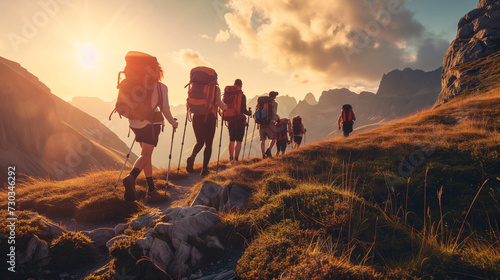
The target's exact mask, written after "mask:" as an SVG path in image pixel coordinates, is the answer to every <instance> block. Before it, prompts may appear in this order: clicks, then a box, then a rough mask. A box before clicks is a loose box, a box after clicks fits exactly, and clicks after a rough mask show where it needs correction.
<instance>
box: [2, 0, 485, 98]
mask: <svg viewBox="0 0 500 280" xmlns="http://www.w3.org/2000/svg"><path fill="white" fill-rule="evenodd" d="M477 3H478V0H439V1H431V0H406V1H404V0H313V1H303V0H274V1H269V0H184V1H180V0H175V1H174V0H140V1H138V0H135V1H133V0H106V1H99V0H16V1H8V0H0V26H1V27H0V56H2V57H5V58H7V59H10V60H13V61H16V62H18V63H20V64H21V65H22V66H23V67H24V68H26V69H28V71H30V72H31V73H33V74H34V75H35V76H37V77H38V78H39V79H40V80H41V81H42V82H43V83H45V84H46V85H47V86H48V87H49V88H51V90H52V93H54V94H56V95H57V96H59V97H61V98H62V99H64V100H67V101H69V100H71V99H72V98H73V97H75V96H92V97H99V98H101V99H103V100H106V101H111V100H113V99H115V98H116V95H117V90H116V82H117V73H118V72H119V71H121V70H122V69H123V67H124V66H125V60H124V56H125V54H126V53H127V52H128V51H131V50H134V51H142V52H146V53H149V54H151V55H154V56H156V57H157V58H158V60H159V62H160V64H161V65H162V67H163V69H164V70H165V78H164V80H163V82H164V83H165V84H167V86H168V87H169V100H170V103H171V104H174V105H175V104H181V103H184V102H185V100H186V97H187V90H186V89H185V88H184V86H185V85H186V84H187V83H188V82H189V71H190V69H191V68H192V67H194V66H197V65H207V66H211V67H213V68H214V69H215V70H216V71H217V73H218V75H219V84H220V85H221V88H223V87H224V86H225V85H229V84H233V82H234V80H235V79H237V78H239V79H242V80H243V91H244V92H245V94H246V95H247V96H248V97H250V98H251V97H253V96H256V95H262V94H266V93H268V92H269V91H272V90H274V91H278V92H280V94H281V95H290V96H293V97H295V98H297V99H303V98H304V96H305V95H306V94H307V93H309V92H312V93H313V94H314V95H315V96H316V98H318V97H319V96H320V95H321V92H322V91H324V90H328V89H335V88H342V87H346V88H348V89H350V90H352V91H354V92H358V93H359V92H361V91H364V90H368V91H372V92H376V90H377V88H378V84H379V83H380V79H381V77H382V75H383V74H385V73H387V72H390V71H392V70H394V69H401V70H402V69H404V68H408V67H409V68H413V69H421V70H425V71H431V70H435V69H437V68H438V67H441V66H442V62H443V57H444V54H445V52H446V50H447V49H448V47H449V45H450V43H451V42H452V41H453V39H454V38H455V37H456V32H457V23H458V21H459V20H460V18H461V17H462V16H464V15H465V14H466V13H468V12H469V11H470V10H472V9H474V8H475V7H476V6H477Z"/></svg>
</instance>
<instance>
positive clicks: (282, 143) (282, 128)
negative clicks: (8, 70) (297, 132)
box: [276, 118, 292, 156]
mask: <svg viewBox="0 0 500 280" xmlns="http://www.w3.org/2000/svg"><path fill="white" fill-rule="evenodd" d="M288 134H290V135H291V134H292V129H291V127H290V120H289V119H286V118H283V119H280V120H279V122H278V123H277V124H276V148H277V149H278V151H277V152H276V156H278V155H279V154H280V152H281V154H282V155H284V154H285V150H286V146H288V144H290V140H289V139H288Z"/></svg>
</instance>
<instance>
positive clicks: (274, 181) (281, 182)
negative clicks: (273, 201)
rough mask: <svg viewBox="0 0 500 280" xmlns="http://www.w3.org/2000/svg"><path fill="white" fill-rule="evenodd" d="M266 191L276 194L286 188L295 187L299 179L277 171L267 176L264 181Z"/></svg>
mask: <svg viewBox="0 0 500 280" xmlns="http://www.w3.org/2000/svg"><path fill="white" fill-rule="evenodd" d="M263 184H264V188H265V192H266V193H267V194H269V195H275V194H278V193H280V192H281V191H284V190H290V189H295V188H296V187H297V181H296V180H295V179H292V178H290V177H289V176H288V175H287V174H285V173H277V174H273V175H272V176H270V177H268V178H266V179H265V180H264V182H263Z"/></svg>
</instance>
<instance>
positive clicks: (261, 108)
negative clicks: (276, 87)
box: [255, 91, 279, 159]
mask: <svg viewBox="0 0 500 280" xmlns="http://www.w3.org/2000/svg"><path fill="white" fill-rule="evenodd" d="M276 96H278V92H276V91H271V92H269V96H261V97H259V98H258V99H257V107H256V110H255V122H256V123H257V124H259V135H260V149H261V151H262V158H263V159H265V158H268V157H269V158H272V157H273V156H272V154H271V149H272V148H273V147H274V144H275V143H276V123H277V122H278V121H279V117H278V115H277V112H278V104H277V103H276V101H275V99H276ZM266 139H269V140H270V141H271V142H270V143H269V147H268V148H267V150H266Z"/></svg>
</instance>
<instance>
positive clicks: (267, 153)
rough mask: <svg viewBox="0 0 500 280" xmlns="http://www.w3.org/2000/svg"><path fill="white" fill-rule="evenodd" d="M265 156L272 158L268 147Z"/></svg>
mask: <svg viewBox="0 0 500 280" xmlns="http://www.w3.org/2000/svg"><path fill="white" fill-rule="evenodd" d="M266 156H267V157H268V158H273V155H272V154H271V150H270V149H267V150H266Z"/></svg>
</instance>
